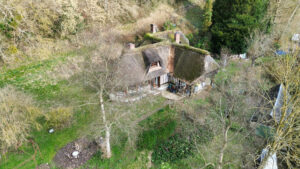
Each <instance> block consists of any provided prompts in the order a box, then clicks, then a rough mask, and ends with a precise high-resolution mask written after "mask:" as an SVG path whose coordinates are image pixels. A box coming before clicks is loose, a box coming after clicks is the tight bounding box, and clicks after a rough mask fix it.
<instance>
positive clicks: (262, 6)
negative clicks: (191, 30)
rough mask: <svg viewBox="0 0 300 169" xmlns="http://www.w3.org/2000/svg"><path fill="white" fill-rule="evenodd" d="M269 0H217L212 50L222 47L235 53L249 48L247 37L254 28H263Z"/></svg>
mask: <svg viewBox="0 0 300 169" xmlns="http://www.w3.org/2000/svg"><path fill="white" fill-rule="evenodd" d="M267 6H268V0H216V1H215V2H214V5H213V16H212V22H213V25H212V28H211V32H212V43H213V45H212V51H213V52H217V53H219V52H220V49H221V48H222V47H227V48H229V49H231V51H232V52H233V53H244V52H246V50H247V47H248V46H247V45H248V43H247V38H249V36H250V34H251V32H252V31H254V29H262V28H263V27H264V25H265V24H263V22H262V19H263V18H264V15H265V13H266V11H267Z"/></svg>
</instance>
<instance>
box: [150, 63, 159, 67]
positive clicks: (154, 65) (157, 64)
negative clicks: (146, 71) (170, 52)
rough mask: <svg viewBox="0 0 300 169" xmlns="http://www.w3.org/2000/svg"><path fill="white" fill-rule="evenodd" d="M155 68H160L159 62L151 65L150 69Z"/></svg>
mask: <svg viewBox="0 0 300 169" xmlns="http://www.w3.org/2000/svg"><path fill="white" fill-rule="evenodd" d="M156 66H160V65H159V62H154V63H151V67H156Z"/></svg>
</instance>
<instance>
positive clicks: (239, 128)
mask: <svg viewBox="0 0 300 169" xmlns="http://www.w3.org/2000/svg"><path fill="white" fill-rule="evenodd" d="M230 130H231V131H235V132H236V131H240V132H242V131H243V127H242V126H241V125H240V124H239V123H236V122H233V123H232V124H231V126H230Z"/></svg>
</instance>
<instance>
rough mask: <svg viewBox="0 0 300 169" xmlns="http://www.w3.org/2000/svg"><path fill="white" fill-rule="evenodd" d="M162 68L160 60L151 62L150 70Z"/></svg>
mask: <svg viewBox="0 0 300 169" xmlns="http://www.w3.org/2000/svg"><path fill="white" fill-rule="evenodd" d="M159 69H161V66H160V63H159V62H153V63H151V64H150V68H149V72H153V71H155V70H159Z"/></svg>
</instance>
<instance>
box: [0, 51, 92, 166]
mask: <svg viewBox="0 0 300 169" xmlns="http://www.w3.org/2000/svg"><path fill="white" fill-rule="evenodd" d="M93 49H94V48H93V47H84V48H81V49H79V50H75V51H70V52H66V53H60V54H58V55H57V56H56V57H52V58H51V59H48V60H44V61H38V62H34V63H31V64H29V65H22V66H20V67H18V68H15V69H5V68H4V69H2V70H1V73H0V87H4V86H6V85H13V86H15V87H17V88H18V89H19V90H24V91H25V92H27V93H29V94H32V95H33V96H34V97H35V99H36V100H37V101H38V103H39V104H40V105H42V107H44V108H47V107H50V106H53V105H52V104H53V103H54V104H60V105H61V104H64V103H68V102H69V101H68V99H71V98H72V99H75V100H77V101H82V100H84V99H86V96H87V95H88V93H86V91H84V90H83V89H82V87H80V86H76V85H72V84H69V82H68V81H66V80H60V81H57V82H55V79H49V78H48V76H47V71H52V70H53V68H55V66H57V65H59V64H64V63H65V62H66V61H67V58H70V57H75V56H82V55H86V54H88V53H89V52H90V51H92V50H93ZM49 100H52V101H54V102H52V103H48V101H49ZM74 111H75V117H74V123H73V124H72V125H71V126H69V127H67V128H64V129H62V130H58V131H55V132H54V133H53V134H49V133H48V132H47V129H46V128H43V129H42V131H34V132H33V134H32V138H31V139H32V140H33V141H34V142H35V143H36V144H37V145H38V146H39V151H38V153H37V155H36V157H35V158H36V161H35V160H29V161H27V162H26V163H24V162H25V161H26V160H28V159H30V158H31V157H32V155H33V154H34V149H33V147H32V145H30V144H27V145H23V146H22V147H21V148H20V150H22V151H23V152H11V153H8V154H7V155H6V156H5V157H4V158H3V159H2V160H1V163H0V169H10V168H15V167H17V166H18V165H19V164H21V163H24V165H22V166H19V168H24V169H27V168H35V166H36V164H41V163H46V162H51V160H52V158H53V157H54V155H55V153H56V151H57V150H58V149H59V148H61V147H63V146H64V145H66V144H67V143H68V142H71V141H73V140H74V139H76V138H77V137H79V136H80V133H81V131H80V129H85V126H87V125H88V124H89V123H90V122H91V121H92V119H93V114H92V113H90V112H89V109H88V108H87V107H82V108H74Z"/></svg>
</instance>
